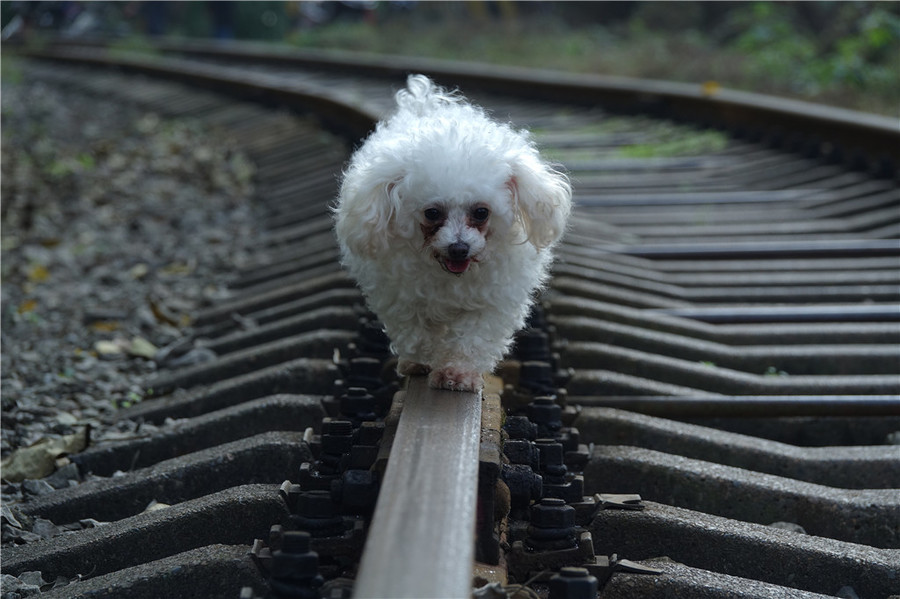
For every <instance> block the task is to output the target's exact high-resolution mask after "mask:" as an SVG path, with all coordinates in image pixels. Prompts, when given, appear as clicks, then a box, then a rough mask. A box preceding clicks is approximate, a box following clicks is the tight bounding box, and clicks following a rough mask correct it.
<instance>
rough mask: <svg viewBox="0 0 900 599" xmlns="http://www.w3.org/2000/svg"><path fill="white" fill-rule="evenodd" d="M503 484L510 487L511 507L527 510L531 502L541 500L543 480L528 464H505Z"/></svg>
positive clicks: (502, 473) (502, 471)
mask: <svg viewBox="0 0 900 599" xmlns="http://www.w3.org/2000/svg"><path fill="white" fill-rule="evenodd" d="M501 476H502V477H503V482H505V483H506V486H507V487H509V494H510V505H511V507H513V508H517V509H524V508H527V507H528V506H529V505H530V504H531V501H532V500H533V499H534V500H537V499H540V498H541V489H542V488H543V480H542V479H541V476H540V475H539V474H535V473H534V470H532V469H531V467H530V466H528V465H526V464H503V469H502V470H501Z"/></svg>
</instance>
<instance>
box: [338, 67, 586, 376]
mask: <svg viewBox="0 0 900 599" xmlns="http://www.w3.org/2000/svg"><path fill="white" fill-rule="evenodd" d="M396 100H397V106H398V109H397V111H396V113H395V114H394V115H393V116H392V117H391V118H389V119H388V120H386V121H384V122H381V123H379V124H378V126H377V127H376V130H375V131H374V132H373V133H372V134H371V135H370V136H369V138H368V139H367V140H366V141H365V143H364V144H363V145H362V147H360V148H359V149H358V150H357V151H356V153H355V154H354V155H353V157H352V158H351V160H350V163H349V165H348V167H347V169H346V171H345V173H344V179H343V183H342V185H341V190H340V194H339V197H338V200H337V203H336V206H335V207H334V216H335V232H336V234H337V238H338V241H339V242H340V246H341V255H342V258H343V264H344V266H345V267H346V268H347V269H348V270H349V272H350V274H351V276H353V277H354V278H355V279H356V281H357V282H358V284H359V286H360V287H361V289H362V291H363V294H364V295H365V297H366V300H367V302H368V304H369V308H370V309H371V310H372V311H373V312H374V313H375V314H376V315H377V316H378V318H379V319H381V321H382V322H383V323H384V326H385V329H386V332H387V334H388V336H389V337H390V339H391V341H392V347H393V349H394V351H395V352H396V353H397V355H398V356H399V358H400V363H399V364H400V365H399V369H400V372H401V374H412V373H425V372H430V374H429V383H430V385H431V386H433V387H437V388H445V389H455V390H465V391H474V390H477V389H478V388H480V386H481V384H482V379H481V373H482V372H488V371H491V370H492V369H493V368H494V367H495V366H496V365H497V363H498V362H499V361H500V359H501V358H502V357H503V354H504V353H505V351H506V350H507V349H508V348H509V345H510V343H511V341H512V337H513V334H514V333H515V332H516V331H517V330H518V329H519V328H521V327H522V325H523V324H524V322H525V318H526V316H527V313H528V309H529V307H530V305H531V303H532V301H533V294H534V292H535V291H536V290H537V289H538V288H540V287H541V285H542V284H543V283H544V282H545V280H546V278H547V271H548V268H549V265H550V262H551V261H552V253H551V249H552V246H553V245H554V244H555V243H556V242H557V241H558V240H559V238H560V237H561V236H562V234H563V232H564V231H565V227H566V220H567V218H568V215H569V211H570V209H571V197H572V192H571V188H570V185H569V182H568V179H567V178H566V177H565V175H563V174H561V173H559V172H557V171H555V170H554V169H553V168H551V167H550V166H548V165H547V164H546V163H545V162H543V161H542V160H541V158H540V156H539V154H538V152H537V149H536V148H535V147H534V145H533V144H532V143H531V141H530V140H529V137H528V134H527V132H523V131H515V130H513V129H512V128H511V127H510V126H509V125H505V124H499V123H496V122H494V121H492V120H490V119H489V118H488V117H487V116H486V115H485V113H484V111H483V110H482V109H480V108H478V107H476V106H473V105H471V104H468V103H467V102H465V100H464V99H463V98H461V97H460V96H458V95H457V94H452V93H447V92H445V91H444V90H443V89H441V88H439V87H437V86H435V85H434V84H433V83H432V82H431V80H429V79H428V78H427V77H425V76H422V75H413V76H410V77H409V79H408V81H407V87H406V89H403V90H401V91H399V92H398V93H397V94H396Z"/></svg>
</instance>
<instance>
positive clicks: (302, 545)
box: [270, 531, 323, 598]
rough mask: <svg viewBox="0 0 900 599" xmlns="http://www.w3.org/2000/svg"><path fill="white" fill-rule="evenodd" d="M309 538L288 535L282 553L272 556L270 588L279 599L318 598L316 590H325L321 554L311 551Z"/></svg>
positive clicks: (306, 534)
mask: <svg viewBox="0 0 900 599" xmlns="http://www.w3.org/2000/svg"><path fill="white" fill-rule="evenodd" d="M309 546H310V536H309V534H308V533H305V532H300V531H288V532H285V533H284V535H283V536H282V546H281V549H278V550H276V551H273V552H272V579H271V580H270V584H271V587H272V591H273V592H274V594H275V596H276V597H304V598H305V597H310V598H312V597H317V596H318V594H317V592H316V591H315V590H314V589H317V588H318V587H320V586H322V582H323V580H322V577H321V576H319V554H318V553H316V552H315V551H310V549H309Z"/></svg>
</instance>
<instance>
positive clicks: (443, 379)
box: [428, 367, 484, 393]
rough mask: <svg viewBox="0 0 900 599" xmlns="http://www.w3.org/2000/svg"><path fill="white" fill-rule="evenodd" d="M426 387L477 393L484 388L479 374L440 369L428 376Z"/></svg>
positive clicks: (451, 368) (469, 371)
mask: <svg viewBox="0 0 900 599" xmlns="http://www.w3.org/2000/svg"><path fill="white" fill-rule="evenodd" d="M428 385H429V386H430V387H431V388H432V389H449V390H450V391H468V392H471V393H474V392H477V391H478V390H480V389H481V388H482V387H483V386H484V380H483V379H482V378H481V373H480V372H476V371H473V370H463V369H460V368H453V367H447V368H441V369H440V370H435V371H432V372H431V374H429V375H428Z"/></svg>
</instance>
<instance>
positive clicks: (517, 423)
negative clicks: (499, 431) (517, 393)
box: [503, 416, 537, 441]
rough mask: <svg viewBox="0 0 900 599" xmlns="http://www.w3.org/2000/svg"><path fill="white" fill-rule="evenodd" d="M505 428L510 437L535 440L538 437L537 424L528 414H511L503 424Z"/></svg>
mask: <svg viewBox="0 0 900 599" xmlns="http://www.w3.org/2000/svg"><path fill="white" fill-rule="evenodd" d="M503 430H505V431H506V433H507V434H508V435H509V438H510V439H528V440H530V441H534V439H535V438H536V437H537V425H536V424H535V423H533V422H532V421H531V420H529V419H528V417H527V416H509V417H508V418H507V419H506V422H505V423H504V424H503Z"/></svg>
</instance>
